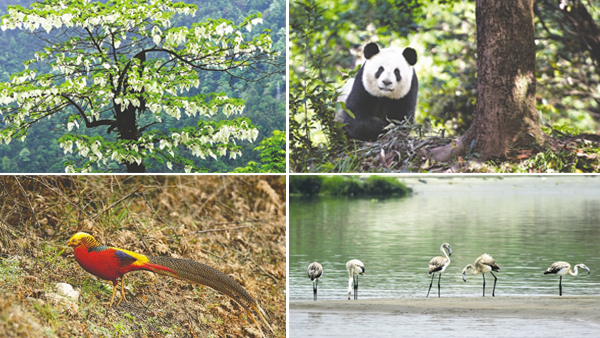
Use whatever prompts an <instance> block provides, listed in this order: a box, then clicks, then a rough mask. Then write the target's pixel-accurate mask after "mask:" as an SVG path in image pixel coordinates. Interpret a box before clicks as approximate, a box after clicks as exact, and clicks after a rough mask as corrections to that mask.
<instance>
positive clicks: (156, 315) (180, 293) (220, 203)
mask: <svg viewBox="0 0 600 338" xmlns="http://www.w3.org/2000/svg"><path fill="white" fill-rule="evenodd" d="M285 196H286V182H285V176H0V295H1V297H0V336H1V337H43V336H47V337H118V336H128V337H260V331H259V329H258V328H257V327H256V325H255V324H254V323H253V322H252V320H251V319H250V318H248V316H247V314H246V312H245V311H244V309H243V308H242V307H240V306H239V305H237V303H235V302H234V301H233V300H231V299H229V298H228V297H226V296H224V295H222V294H220V293H218V292H217V291H215V290H213V289H211V288H209V287H206V286H200V285H193V284H188V283H187V282H184V281H180V280H176V279H172V278H169V277H166V276H157V275H154V274H153V273H151V272H145V271H142V272H132V273H129V274H127V275H126V277H127V278H126V283H125V285H126V291H125V293H126V301H123V302H122V303H121V304H120V305H118V306H115V305H113V307H108V302H109V301H110V297H111V294H112V283H110V282H107V281H103V280H100V279H98V278H96V277H94V276H92V275H91V274H89V273H87V272H86V271H85V270H83V269H82V268H81V267H80V266H79V264H78V263H77V262H76V260H75V257H74V255H73V250H72V248H69V247H67V246H66V243H67V241H68V240H69V238H70V237H71V236H72V235H73V234H74V233H76V232H80V231H83V232H87V233H89V234H91V235H93V236H94V237H95V238H96V239H97V240H98V241H100V242H101V243H102V244H105V245H109V246H114V247H119V248H123V249H127V250H130V251H134V252H137V253H141V254H147V255H157V256H173V257H182V258H183V257H184V258H191V259H194V260H197V261H199V262H202V263H204V264H207V265H210V266H212V267H214V268H216V269H218V270H221V271H222V272H224V273H225V274H227V275H229V276H230V277H232V278H233V279H235V280H236V281H238V282H239V283H240V284H241V285H242V286H243V287H244V288H245V289H246V290H247V291H248V292H249V293H250V294H251V295H252V296H253V297H254V298H255V299H257V300H258V302H259V304H260V305H261V307H262V308H263V309H264V311H265V312H266V314H267V316H268V322H269V323H270V325H271V327H272V328H273V330H274V331H275V334H273V333H271V332H270V330H269V329H268V328H267V327H266V326H265V325H264V324H262V331H263V332H264V333H265V334H266V336H267V337H273V336H276V337H284V336H285V332H286V331H285V330H286V292H285V290H286V252H285V251H286V219H285V214H286V208H287V206H286V198H285ZM57 283H67V284H70V285H71V286H73V288H74V289H75V293H78V292H80V295H79V297H76V296H77V295H76V294H75V296H73V297H72V298H67V297H63V296H61V295H60V292H58V291H57ZM118 297H119V295H117V296H116V297H115V304H116V300H117V299H118ZM257 318H258V317H257Z"/></svg>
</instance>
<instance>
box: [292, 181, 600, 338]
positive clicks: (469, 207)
mask: <svg viewBox="0 0 600 338" xmlns="http://www.w3.org/2000/svg"><path fill="white" fill-rule="evenodd" d="M401 180H403V181H404V182H406V183H407V185H409V186H410V187H412V188H413V189H414V194H413V195H412V196H411V197H407V198H400V199H398V198H394V199H383V200H370V199H350V198H312V199H305V198H299V197H291V198H290V219H289V224H290V226H289V227H290V229H289V300H290V302H294V301H306V300H311V299H312V284H311V282H310V280H309V279H308V277H307V276H306V268H307V266H308V265H309V264H310V263H311V262H313V261H315V260H316V261H319V262H320V263H321V264H322V265H323V268H324V275H323V277H322V278H321V280H320V282H319V293H318V297H319V300H328V299H338V300H339V299H346V297H347V296H346V290H347V288H348V273H347V271H346V268H345V264H346V262H347V261H348V260H350V259H353V258H357V259H360V260H361V261H362V262H363V263H364V264H365V267H366V275H365V276H360V277H359V278H360V283H359V298H360V299H365V298H401V297H425V295H426V294H427V289H428V287H429V283H430V280H431V278H430V276H429V275H428V274H427V265H428V262H429V260H430V259H431V258H433V257H434V256H439V255H441V252H440V249H439V248H440V245H441V244H442V243H444V242H448V243H450V245H451V246H452V256H451V257H450V259H451V261H452V262H451V264H450V266H449V267H448V268H447V269H446V272H445V273H444V274H442V283H441V284H442V290H441V293H442V297H450V296H453V297H480V296H481V293H482V277H481V275H477V276H473V275H471V274H468V275H467V282H466V283H465V282H463V281H462V278H461V272H462V269H463V268H464V267H465V266H466V265H467V264H472V263H473V262H474V260H475V259H476V258H477V257H478V256H479V255H481V254H483V253H488V254H490V255H492V256H493V257H494V258H495V260H496V262H497V263H498V265H499V266H500V272H498V273H495V274H496V276H497V277H498V284H497V286H496V296H497V297H502V296H510V295H528V296H535V295H557V294H558V277H557V276H553V275H547V276H544V275H543V272H544V270H545V269H546V268H548V267H549V266H550V265H551V264H552V263H553V262H555V261H559V260H563V261H567V262H569V263H571V265H575V264H578V263H584V264H586V265H587V266H588V267H589V268H590V269H591V271H592V274H591V275H588V274H587V272H585V271H583V273H582V272H581V271H580V273H579V276H577V277H571V276H565V277H564V278H563V294H564V295H585V294H595V295H598V294H600V256H598V249H599V248H600V246H599V245H598V238H600V224H599V220H600V177H588V176H545V177H535V176H521V177H509V178H507V177H505V178H504V179H502V178H499V177H494V178H475V177H464V176H462V177H447V176H444V177H440V178H436V177H425V178H424V180H425V181H426V182H427V183H422V182H420V181H419V180H418V179H417V178H414V177H410V178H401ZM435 279H436V281H435V282H434V286H433V288H432V291H431V293H432V294H431V295H432V296H437V288H436V283H437V275H436V277H435ZM486 282H487V284H486V296H488V295H489V296H491V291H492V285H493V277H492V276H491V275H489V274H487V275H486ZM314 315H319V316H323V317H324V318H325V317H327V316H334V317H335V316H345V317H348V316H351V315H350V314H335V313H327V314H323V313H321V314H315V313H310V312H306V311H304V312H303V311H292V312H291V313H290V329H291V332H292V333H293V332H294V327H295V326H296V325H298V324H299V323H300V322H302V320H303V319H302V318H305V319H308V317H309V316H314ZM380 317H381V316H373V321H374V322H373V323H371V325H370V326H371V327H372V325H377V326H378V329H379V330H380V331H379V332H385V330H386V328H387V329H390V330H392V331H391V332H394V331H393V330H394V329H395V330H397V326H395V327H389V328H388V327H387V326H386V321H389V319H388V320H386V319H377V318H380ZM384 317H385V316H384ZM425 317H426V316H415V318H409V319H408V320H407V322H410V323H419V322H421V323H426V322H427V321H428V319H427V318H425ZM342 319H343V321H344V322H345V323H347V322H348V321H349V320H351V318H340V320H342ZM447 320H448V321H451V320H452V319H450V318H447ZM457 320H458V319H457ZM495 320H496V322H495V325H498V326H506V325H505V323H503V322H502V321H503V320H504V319H500V318H498V319H495ZM524 321H526V320H524ZM334 322H335V321H334ZM536 323H537V324H539V326H540V327H545V326H547V324H548V323H542V322H540V321H537V322H536ZM450 324H451V323H450ZM531 324H532V323H528V324H527V325H531ZM414 325H417V324H414ZM461 325H465V323H463V324H461ZM548 325H549V324H548ZM536 326H537V325H536ZM327 327H328V328H329V329H331V330H332V331H331V332H332V334H331V336H335V334H334V332H338V331H339V330H342V329H343V330H342V331H339V332H340V333H342V334H343V333H344V332H345V334H348V332H355V331H353V330H352V329H349V328H347V327H345V326H343V327H344V328H343V327H340V328H339V330H337V329H336V327H335V325H328V326H327ZM357 329H358V328H357ZM596 329H597V328H596ZM348 330H350V331H348ZM408 332H412V331H410V330H409V331H408ZM414 332H417V330H416V326H415V331H414ZM421 332H422V331H421ZM494 332H495V331H493V330H492V329H491V328H490V329H489V330H487V331H485V333H491V334H493V333H494ZM478 333H481V331H479V332H478ZM383 336H385V334H384V335H383ZM450 336H464V332H460V330H458V329H457V330H456V332H455V334H453V335H452V334H451V335H450Z"/></svg>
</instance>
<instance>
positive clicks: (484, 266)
mask: <svg viewBox="0 0 600 338" xmlns="http://www.w3.org/2000/svg"><path fill="white" fill-rule="evenodd" d="M469 269H473V271H471V272H472V273H473V276H475V275H477V274H478V273H480V272H481V276H482V277H483V297H485V274H486V273H488V272H489V273H491V274H492V276H494V289H493V290H492V297H495V296H496V295H495V294H494V292H495V291H496V281H497V280H498V278H496V275H494V273H493V272H492V271H499V270H500V267H499V266H498V264H496V261H495V260H494V258H492V256H490V255H488V254H486V253H484V254H483V255H481V256H479V257H478V258H477V259H476V260H475V267H473V265H471V264H469V265H467V266H465V268H464V269H463V271H462V278H463V280H464V281H465V282H466V281H467V276H465V274H466V273H467V271H469Z"/></svg>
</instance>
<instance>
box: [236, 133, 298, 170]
mask: <svg viewBox="0 0 600 338" xmlns="http://www.w3.org/2000/svg"><path fill="white" fill-rule="evenodd" d="M285 144H286V140H285V133H284V132H282V131H279V130H275V131H273V136H271V137H265V138H264V139H263V140H262V141H261V142H260V145H259V146H258V147H256V148H254V150H256V151H258V152H260V162H261V164H260V165H259V164H258V163H256V162H254V161H250V162H248V165H247V166H245V167H241V168H237V169H236V170H235V171H234V172H236V173H285V166H286V159H285V155H286V151H285V149H286V147H285Z"/></svg>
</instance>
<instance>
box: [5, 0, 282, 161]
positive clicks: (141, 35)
mask: <svg viewBox="0 0 600 338" xmlns="http://www.w3.org/2000/svg"><path fill="white" fill-rule="evenodd" d="M192 2H199V3H200V4H201V5H202V6H201V7H200V8H201V11H200V12H199V13H198V14H199V16H200V17H201V19H198V18H197V17H196V18H192V17H191V16H189V15H186V14H191V13H192V12H194V11H195V7H196V6H194V5H188V4H183V3H178V4H173V3H171V2H170V1H169V0H161V1H158V2H153V5H151V4H146V3H144V4H142V3H136V2H135V1H131V0H113V1H109V2H108V3H106V4H102V3H89V4H88V3H86V2H83V1H75V2H70V3H69V6H68V7H66V8H63V7H61V8H60V9H56V11H54V10H53V11H54V12H53V14H52V15H54V16H53V18H54V17H55V18H59V19H57V20H55V21H52V20H46V19H45V18H46V17H47V16H48V15H50V14H49V12H47V11H46V9H47V8H51V7H52V6H53V5H54V4H55V3H56V1H46V2H44V3H43V4H42V3H33V4H32V5H31V6H32V7H31V9H26V7H27V6H29V3H24V4H21V6H16V7H12V8H11V9H10V11H11V14H9V15H5V16H4V17H3V21H2V25H3V27H4V28H11V27H16V26H15V21H11V16H14V15H16V14H15V13H17V12H22V13H25V14H26V16H25V17H23V18H22V19H23V20H25V21H26V23H25V24H24V25H21V26H19V27H20V28H21V29H24V30H28V29H30V26H29V24H32V25H34V26H35V27H39V30H42V31H44V30H45V31H49V33H46V32H44V33H43V34H45V35H44V39H45V42H49V43H51V44H52V46H50V44H46V45H47V47H46V48H44V49H41V50H40V49H37V50H36V48H37V46H39V42H34V41H33V39H32V38H33V37H34V36H33V35H31V36H30V35H27V34H25V33H23V32H19V31H10V30H7V31H3V32H0V41H6V40H9V41H18V42H19V43H18V44H17V45H16V46H15V47H16V48H15V50H14V51H11V54H10V58H8V57H7V58H3V57H2V53H1V52H0V70H1V71H0V80H2V81H11V82H9V83H12V85H10V86H8V87H2V88H4V89H5V90H4V91H3V95H5V96H2V95H0V96H1V97H2V100H1V101H2V102H1V103H0V109H2V110H3V112H4V115H3V120H2V123H1V124H0V129H2V130H3V133H2V138H3V140H4V143H8V142H9V141H10V140H11V139H12V138H18V139H20V140H22V142H23V143H20V142H17V143H12V144H11V145H10V147H9V146H8V145H1V146H0V156H1V157H2V158H4V157H7V161H4V160H3V163H2V164H3V165H2V169H3V170H5V168H10V169H11V171H12V172H19V171H23V172H61V171H64V169H63V168H64V167H66V168H67V169H68V170H74V171H84V172H85V171H100V172H111V171H122V170H123V166H122V165H119V163H124V162H139V161H140V160H141V159H143V161H142V162H143V163H144V164H146V165H147V167H148V168H149V171H166V170H167V169H172V168H173V169H174V170H175V171H180V172H183V171H184V170H193V171H213V172H219V171H222V172H226V171H231V170H232V169H233V168H235V167H237V166H240V165H242V164H243V163H246V162H247V161H248V160H249V159H250V160H252V159H254V158H256V159H258V158H259V154H258V153H252V149H253V148H255V147H256V146H255V145H252V142H253V141H254V142H256V141H261V140H262V138H264V136H266V135H270V134H271V132H272V131H273V130H284V129H285V106H284V102H285V100H284V98H285V96H284V95H285V94H286V93H285V92H284V90H285V78H284V77H283V76H282V74H283V73H282V71H281V68H280V65H281V60H282V57H281V56H280V57H277V58H276V59H273V57H274V56H275V54H276V53H277V51H276V50H279V53H283V52H285V40H286V38H285V30H284V27H285V26H284V25H283V24H284V22H285V4H284V5H283V6H282V3H283V1H281V0H276V1H273V2H268V3H267V2H262V3H258V2H255V3H253V4H251V5H250V4H248V6H246V8H237V7H235V6H229V7H230V8H231V9H235V11H229V12H227V13H226V15H224V17H223V18H215V16H214V15H215V13H211V12H210V11H208V9H207V8H206V6H205V5H206V4H205V3H204V2H201V1H198V0H192ZM224 2H226V1H224ZM220 5H221V6H222V5H223V3H221V4H220ZM86 6H87V7H86ZM84 7H85V8H84ZM159 7H160V8H159ZM211 7H213V6H211ZM3 10H4V12H3ZM122 10H125V11H126V12H122ZM35 11H38V12H39V13H38V14H37V15H32V13H34V12H35ZM161 11H162V12H161ZM259 11H266V13H265V14H264V15H261V14H260V13H259ZM80 12H81V13H84V14H82V15H76V13H80ZM6 13H7V12H6V11H5V9H4V8H0V14H6ZM217 14H218V12H217ZM248 15H249V16H248ZM102 18H104V20H100V19H102ZM282 18H283V21H282ZM138 19H139V20H138ZM35 20H37V21H35ZM167 20H169V21H167ZM261 20H262V23H261ZM234 21H235V22H238V23H239V24H237V25H235V24H234V23H233V22H234ZM78 23H82V24H81V25H82V26H85V25H87V24H88V23H97V26H94V27H95V28H91V27H92V26H88V29H89V30H90V33H89V34H86V32H85V31H84V30H83V29H81V30H79V31H77V30H73V29H70V28H68V27H69V26H70V25H73V24H78ZM36 25H39V26H36ZM268 27H270V28H275V30H273V31H270V28H268ZM230 29H231V30H230ZM282 29H283V31H282ZM77 32H80V33H83V34H79V35H78V34H77ZM202 32H204V33H202ZM202 34H204V37H201V36H202ZM211 34H212V36H209V35H211ZM219 34H220V35H221V37H218V36H217V35H219ZM199 37H200V38H199ZM271 38H276V39H277V40H275V41H271V40H272V39H271ZM94 39H95V40H94ZM211 41H212V42H211ZM94 42H97V43H98V45H99V48H96V47H97V45H96V44H95V43H94ZM156 42H158V44H156ZM211 43H212V46H211ZM271 45H273V46H274V49H271V48H270V46H271ZM198 46H202V48H200V49H198ZM52 48H53V49H52ZM144 48H146V49H145V50H146V51H151V52H149V53H147V59H145V61H143V62H142V61H141V60H140V59H138V58H135V57H134V56H136V55H139V51H140V50H144ZM249 49H253V50H254V51H253V52H250V53H246V52H247V51H248V50H249ZM113 51H114V52H116V53H113ZM219 51H226V53H229V54H228V55H229V56H230V57H231V58H230V60H229V61H228V64H227V66H224V64H219V62H220V61H219V57H220V56H219V53H221V52H219ZM161 53H162V54H161ZM200 53H206V54H205V55H210V56H206V57H202V56H201V55H202V54H200ZM34 54H35V55H34ZM194 54H196V55H197V56H199V58H196V59H194V57H193V56H192V55H194ZM190 56H192V57H190ZM169 59H171V60H169ZM15 60H17V61H18V62H16V63H15V64H14V65H13V64H11V63H10V62H13V61H15ZM186 60H191V62H188V63H186V62H187V61H186ZM3 61H6V62H3ZM23 61H25V63H24V64H25V66H26V67H28V68H29V69H25V70H22V65H21V63H22V62H23ZM69 64H71V67H70V66H68V65H69ZM161 64H164V65H165V66H164V67H162V68H161V66H160V65H161ZM192 64H193V66H192ZM107 67H108V68H107ZM194 67H196V68H195V69H192V68H194ZM51 68H52V69H51ZM32 72H33V73H32ZM50 72H53V73H54V74H55V75H53V77H52V78H50V77H48V75H47V74H49V73H50ZM10 73H13V75H12V76H11V77H10V78H9V77H8V75H7V74H10ZM32 74H36V75H35V78H31V76H32ZM271 74H273V76H270V75H271ZM61 76H62V77H61ZM117 78H120V79H125V81H117V80H114V79H117ZM61 79H62V80H61ZM49 81H50V82H49ZM17 82H22V83H17ZM29 84H31V85H35V86H34V87H35V90H41V91H42V92H46V91H47V92H48V93H47V94H46V95H47V96H48V97H49V99H48V100H47V101H46V103H47V102H51V101H54V105H53V106H50V105H47V106H46V108H48V109H46V110H45V111H44V109H43V108H44V106H43V104H44V102H41V103H40V102H36V103H33V104H34V107H33V109H25V108H26V107H28V106H27V103H26V102H25V103H23V102H19V105H21V108H23V109H22V110H20V111H17V109H16V108H17V107H16V106H15V103H14V102H7V100H8V99H9V98H11V97H12V95H13V94H11V93H16V92H17V90H19V91H20V93H27V92H31V91H30V89H32V88H34V87H33V86H30V85H29ZM4 86H7V85H6V82H5V84H4ZM119 86H120V87H119ZM17 87H19V88H17ZM53 88H55V89H53ZM119 88H120V91H119ZM127 88H129V89H127ZM281 88H283V91H282V90H281ZM140 89H141V91H142V95H140V93H139V91H140ZM20 95H21V98H22V99H23V100H26V98H27V96H26V95H25V96H23V95H22V94H20ZM240 96H241V97H244V98H245V99H246V100H241V99H236V98H235V97H240ZM68 98H70V99H71V100H72V101H73V102H69V101H68ZM142 98H143V101H142ZM257 98H258V99H257ZM111 100H112V101H113V102H112V103H111V102H110V101H111ZM244 101H246V107H245V110H244V111H245V113H246V115H247V116H249V117H250V118H251V119H252V121H256V120H260V124H258V125H255V124H252V123H247V124H246V125H245V126H244V128H242V129H239V128H238V127H239V126H238V125H237V123H236V122H231V123H232V124H231V123H230V122H228V121H230V120H231V118H230V115H232V113H233V115H235V114H240V113H241V109H242V107H243V106H244V103H245V102H244ZM250 101H251V102H250ZM106 102H108V104H107V103H106ZM153 102H154V103H153ZM29 105H31V104H29ZM36 105H37V106H36ZM67 106H68V107H67ZM111 107H112V110H111ZM118 107H120V108H121V110H124V109H125V110H127V109H129V110H134V111H137V113H134V114H136V115H137V126H136V128H137V129H138V130H139V131H140V133H141V134H142V135H141V136H142V137H141V138H140V137H138V136H137V135H133V137H126V136H124V131H123V129H122V128H121V127H118V126H117V127H115V125H114V124H112V125H111V124H110V123H108V122H107V121H110V120H114V117H115V114H114V111H115V108H118ZM132 107H133V109H132ZM30 108H31V107H30ZM78 108H81V109H78ZM82 111H83V112H82ZM7 112H16V114H12V115H11V114H7ZM50 116H52V117H54V119H52V120H51V121H52V122H53V123H48V124H47V125H49V126H51V127H49V128H48V127H45V128H40V129H39V130H40V132H39V133H37V132H35V125H36V124H38V123H43V122H45V121H48V119H49V118H50ZM46 117H47V118H46ZM199 120H201V121H205V122H206V123H209V124H204V125H202V128H204V129H202V130H200V129H198V128H200V126H201V124H200V123H199V122H198V121H199ZM234 120H236V118H234ZM217 122H223V123H221V125H220V129H211V128H214V127H215V125H216V124H215V123H217ZM102 125H103V126H104V128H102V129H98V128H96V129H93V128H92V127H96V126H102ZM129 125H131V123H129ZM83 127H86V128H83ZM90 128H92V129H90ZM190 128H194V129H196V130H197V131H198V133H199V134H202V135H201V137H202V138H203V140H204V142H203V145H202V146H201V147H199V146H198V145H197V144H191V143H188V144H187V145H186V143H187V142H185V141H184V142H182V140H180V141H178V142H177V144H176V145H175V144H173V142H172V139H173V136H175V137H177V135H176V134H179V135H183V132H182V131H184V130H187V134H188V135H192V134H194V133H192V132H191V131H190ZM259 130H260V132H261V133H260V134H259V133H258V131H259ZM66 131H69V133H66ZM111 131H113V133H111ZM198 133H196V134H198ZM134 134H135V133H134ZM199 134H198V135H199ZM217 135H221V136H219V138H221V139H220V140H217V139H215V137H216V136H217ZM40 137H42V138H44V140H43V141H42V142H39V143H41V146H40V147H41V148H39V149H38V148H37V147H36V148H32V147H28V146H26V145H25V144H24V143H25V142H28V141H29V140H30V139H32V138H35V140H34V142H35V143H37V141H38V138H40ZM61 137H62V138H63V140H64V141H71V142H72V143H71V144H68V143H63V144H62V145H64V146H72V147H73V150H74V153H70V152H69V151H68V150H66V149H65V153H64V154H63V152H62V151H61V150H60V148H59V147H58V145H57V146H54V144H56V140H57V139H59V138H61ZM90 139H93V140H94V141H98V142H101V143H102V146H101V147H100V146H99V148H102V149H104V150H110V152H108V153H101V154H100V153H97V154H94V151H93V148H92V146H93V145H92V144H90V143H89V140H90ZM236 139H237V141H238V142H233V141H234V140H236ZM123 140H130V141H131V140H133V141H132V142H123ZM144 141H145V142H144ZM148 142H154V144H152V145H150V144H149V143H148ZM188 145H189V147H188ZM80 146H81V148H80ZM25 147H27V148H28V150H29V151H30V152H31V153H32V154H33V156H32V157H30V159H31V161H30V162H28V163H23V165H19V164H20V163H19V162H20V161H19V160H20V157H19V156H18V155H19V154H20V152H21V151H22V149H23V148H25ZM161 147H162V149H160V150H161V151H155V150H158V149H159V148H161ZM48 148H52V149H51V150H52V152H50V151H49V150H50V149H48ZM55 149H56V150H58V151H56V152H54V150H55ZM38 150H39V151H40V152H38ZM153 151H154V152H153ZM242 152H244V153H245V154H247V157H249V158H246V159H245V160H244V162H242V161H241V160H240V156H239V155H240V154H241V153H242ZM84 154H85V155H94V156H95V157H92V158H90V157H87V156H84ZM98 154H100V155H102V156H103V157H102V161H99V160H98V158H97V155H98ZM152 154H153V155H152ZM224 154H227V155H229V158H228V159H227V158H224V159H221V160H220V161H215V160H214V159H213V158H214V157H221V156H223V155H224ZM143 156H145V157H143ZM38 157H39V158H40V159H46V160H45V161H44V162H46V163H41V162H40V161H39V160H37V158H38ZM173 161H175V162H173ZM33 166H35V169H34V167H33ZM205 168H208V169H205Z"/></svg>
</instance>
